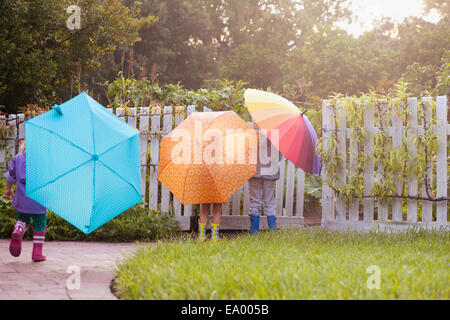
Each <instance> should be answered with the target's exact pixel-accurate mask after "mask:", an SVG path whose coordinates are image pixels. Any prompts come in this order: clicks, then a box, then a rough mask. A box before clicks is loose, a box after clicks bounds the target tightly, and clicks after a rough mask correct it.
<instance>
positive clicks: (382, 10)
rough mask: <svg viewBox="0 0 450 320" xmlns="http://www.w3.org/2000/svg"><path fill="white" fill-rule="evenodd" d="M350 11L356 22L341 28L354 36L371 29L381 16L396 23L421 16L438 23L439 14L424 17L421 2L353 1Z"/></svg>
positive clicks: (388, 0) (408, 0) (397, 0)
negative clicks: (406, 18)
mask: <svg viewBox="0 0 450 320" xmlns="http://www.w3.org/2000/svg"><path fill="white" fill-rule="evenodd" d="M352 10H353V12H354V13H355V14H356V15H357V16H358V21H356V22H354V23H352V24H351V25H349V24H341V26H342V27H343V28H344V29H346V30H347V31H348V32H349V33H351V34H353V35H355V36H359V35H361V34H362V33H363V32H364V31H367V30H370V29H372V28H373V21H374V20H376V19H377V18H380V17H382V16H385V17H391V18H393V19H394V20H395V21H398V22H401V21H402V20H403V19H404V18H405V17H408V16H416V17H420V16H423V17H424V18H425V20H427V21H430V22H437V21H439V14H438V13H437V12H435V11H434V12H433V11H432V12H431V13H430V14H428V15H426V16H424V14H423V11H424V4H423V0H353V5H352Z"/></svg>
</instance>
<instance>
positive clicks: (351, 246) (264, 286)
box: [114, 229, 450, 299]
mask: <svg viewBox="0 0 450 320" xmlns="http://www.w3.org/2000/svg"><path fill="white" fill-rule="evenodd" d="M449 252H450V234H449V233H448V232H441V233H431V232H408V233H396V234H385V233H380V234H376V233H365V234H362V233H350V232H348V233H340V232H328V231H325V230H322V229H320V230H309V229H304V230H295V231H294V230H292V231H279V232H276V233H269V232H263V233H260V234H259V235H258V236H257V237H250V236H247V235H242V236H239V237H237V238H235V239H228V240H223V241H222V242H220V243H212V242H210V241H208V242H205V243H200V242H198V241H197V240H192V239H190V240H183V241H174V242H168V243H163V242H159V243H158V244H157V245H156V246H154V247H147V248H139V249H138V250H137V251H136V253H135V254H134V255H133V256H131V257H129V258H128V259H126V260H125V261H124V262H123V263H122V264H121V265H119V266H118V269H117V278H116V279H115V282H114V287H115V289H116V290H117V294H118V295H119V297H120V298H121V299H449V294H450V273H449V270H450V268H449V267H450V265H449ZM372 265H375V266H378V267H379V270H380V277H379V279H380V289H379V290H377V289H369V288H368V286H367V283H368V282H370V280H371V279H374V277H376V274H375V275H374V274H373V273H372V272H373V271H371V272H370V273H368V270H367V269H368V268H369V267H370V266H372ZM369 270H370V269H369ZM371 276H372V277H371ZM369 278H370V279H369ZM368 280H369V281H368ZM371 283H373V282H371Z"/></svg>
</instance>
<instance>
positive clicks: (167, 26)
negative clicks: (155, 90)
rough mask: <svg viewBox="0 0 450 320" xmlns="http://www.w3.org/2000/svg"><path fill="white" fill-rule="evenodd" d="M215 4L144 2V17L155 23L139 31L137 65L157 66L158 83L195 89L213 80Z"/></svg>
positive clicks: (217, 31)
mask: <svg viewBox="0 0 450 320" xmlns="http://www.w3.org/2000/svg"><path fill="white" fill-rule="evenodd" d="M215 2H219V1H210V0H145V1H144V2H143V5H142V14H143V15H154V16H156V17H158V22H157V23H156V25H155V26H153V27H151V28H143V29H142V30H141V31H140V37H141V38H142V41H140V42H138V43H136V44H135V45H134V52H135V54H136V59H137V61H138V63H140V64H141V65H143V64H144V63H145V64H146V65H147V66H151V65H153V64H156V65H157V67H158V71H159V80H160V82H161V83H177V82H182V83H183V85H184V86H185V87H187V88H198V87H200V86H201V85H202V83H203V81H204V80H205V79H208V78H216V75H217V65H216V61H215V58H216V50H217V46H218V41H219V39H220V35H221V32H222V26H221V25H222V22H221V21H220V20H219V18H218V14H219V13H218V12H217V11H216V8H215Z"/></svg>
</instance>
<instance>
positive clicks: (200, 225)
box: [198, 222, 206, 241]
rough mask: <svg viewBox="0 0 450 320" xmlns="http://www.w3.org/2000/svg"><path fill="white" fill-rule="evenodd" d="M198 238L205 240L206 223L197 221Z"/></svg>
mask: <svg viewBox="0 0 450 320" xmlns="http://www.w3.org/2000/svg"><path fill="white" fill-rule="evenodd" d="M198 239H199V240H200V241H206V223H200V222H199V223H198Z"/></svg>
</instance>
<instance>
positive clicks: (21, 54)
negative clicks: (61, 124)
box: [0, 0, 155, 112]
mask: <svg viewBox="0 0 450 320" xmlns="http://www.w3.org/2000/svg"><path fill="white" fill-rule="evenodd" d="M74 4H77V5H79V6H80V8H81V29H79V30H70V29H69V28H68V27H67V26H66V21H67V19H68V18H69V17H70V14H68V13H67V12H66V8H67V7H69V6H70V5H74ZM154 22H155V19H154V17H151V16H149V17H141V16H140V11H139V3H138V2H136V3H135V4H134V5H133V6H130V7H125V6H123V5H122V2H121V0H103V1H96V0H79V1H71V0H63V1H52V0H39V1H36V0H18V1H2V2H0V35H1V36H0V103H1V104H4V105H5V106H6V107H7V110H8V111H10V112H11V111H15V110H16V108H17V107H22V106H24V105H26V104H27V103H35V104H40V105H42V106H49V105H50V104H53V103H56V102H59V101H60V99H63V98H67V97H70V96H71V94H72V93H73V92H72V91H73V90H74V89H73V87H74V86H77V82H78V87H79V88H80V83H79V82H80V81H81V80H82V79H80V74H81V69H82V70H83V71H84V72H85V73H86V74H87V73H89V72H92V71H93V70H95V69H96V68H97V67H98V66H99V59H100V58H101V57H102V56H105V55H109V54H112V53H113V52H114V51H115V49H116V46H117V45H121V46H126V45H128V46H129V45H132V44H133V43H135V42H136V41H138V40H139V39H140V38H139V35H138V30H139V28H141V27H143V26H146V25H149V24H152V23H154ZM77 66H78V67H77ZM77 69H78V70H77ZM77 73H78V74H77ZM71 87H72V88H71Z"/></svg>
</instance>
